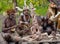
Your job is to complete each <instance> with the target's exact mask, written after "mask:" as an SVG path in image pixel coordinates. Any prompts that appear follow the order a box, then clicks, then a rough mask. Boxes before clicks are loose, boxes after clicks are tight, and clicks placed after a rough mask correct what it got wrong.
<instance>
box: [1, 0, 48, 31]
mask: <svg viewBox="0 0 60 44" xmlns="http://www.w3.org/2000/svg"><path fill="white" fill-rule="evenodd" d="M30 2H31V3H32V4H33V5H34V7H35V8H36V11H35V12H36V13H37V15H39V16H40V15H44V16H45V15H46V13H47V9H48V5H49V1H48V0H27V5H29V4H30ZM14 4H15V5H16V6H18V7H20V8H23V6H24V0H0V31H1V29H2V22H3V20H4V16H3V14H4V12H5V11H6V10H7V9H11V8H13V7H14ZM18 13H19V14H18V15H17V16H19V15H20V13H21V12H18Z"/></svg>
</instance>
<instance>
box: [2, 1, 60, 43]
mask: <svg viewBox="0 0 60 44" xmlns="http://www.w3.org/2000/svg"><path fill="white" fill-rule="evenodd" d="M59 11H60V8H57V5H56V4H55V3H54V2H51V3H50V5H49V8H48V13H47V17H46V16H45V17H43V16H40V17H38V16H36V15H33V12H34V10H33V7H32V8H31V10H29V9H28V8H27V7H26V8H25V9H23V12H22V13H21V15H20V17H19V20H18V24H17V23H16V14H15V13H16V10H14V9H9V10H7V11H6V13H7V17H6V18H5V20H4V22H3V26H2V36H3V38H4V40H5V41H7V44H9V43H10V42H15V44H18V42H19V41H20V40H22V39H25V40H39V39H40V40H42V39H44V38H47V36H48V35H53V36H54V37H55V36H56V33H57V31H58V32H60V22H59V21H60V15H57V17H55V16H56V14H57V13H58V12H59ZM30 12H32V13H30ZM59 14H60V13H59ZM52 16H53V17H52ZM31 19H32V21H33V22H32V23H31V22H30V21H31ZM52 19H53V20H52ZM27 35H28V36H27ZM24 36H26V37H24ZM42 36H46V37H44V38H42ZM22 37H23V38H22Z"/></svg>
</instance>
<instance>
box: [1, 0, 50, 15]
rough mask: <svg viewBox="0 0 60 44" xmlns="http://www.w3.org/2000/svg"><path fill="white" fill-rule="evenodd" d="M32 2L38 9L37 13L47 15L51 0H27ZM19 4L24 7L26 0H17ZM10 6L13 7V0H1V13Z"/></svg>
mask: <svg viewBox="0 0 60 44" xmlns="http://www.w3.org/2000/svg"><path fill="white" fill-rule="evenodd" d="M30 2H32V3H33V5H34V7H35V8H36V9H37V10H36V13H38V14H39V15H40V14H41V15H45V14H46V12H47V8H48V4H49V2H48V1H47V0H27V4H28V5H29V3H30ZM17 5H18V6H19V7H20V8H23V6H24V0H17ZM9 8H13V3H12V0H3V1H2V0H0V13H3V12H4V11H6V10H7V9H9Z"/></svg>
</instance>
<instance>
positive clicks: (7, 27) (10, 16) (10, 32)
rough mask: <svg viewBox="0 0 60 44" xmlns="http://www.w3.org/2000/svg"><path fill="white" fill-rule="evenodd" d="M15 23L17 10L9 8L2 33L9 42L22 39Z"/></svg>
mask: <svg viewBox="0 0 60 44" xmlns="http://www.w3.org/2000/svg"><path fill="white" fill-rule="evenodd" d="M15 25H16V20H15V10H14V9H10V10H7V18H6V19H5V20H4V23H3V27H2V35H3V37H4V39H5V40H6V41H7V42H8V44H9V43H10V42H12V41H14V42H16V43H18V41H19V40H20V37H19V35H18V34H17V33H16V31H15Z"/></svg>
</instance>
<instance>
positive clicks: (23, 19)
mask: <svg viewBox="0 0 60 44" xmlns="http://www.w3.org/2000/svg"><path fill="white" fill-rule="evenodd" d="M30 18H31V16H30V11H29V9H28V8H27V7H26V8H25V9H23V13H21V16H20V18H19V21H18V24H20V25H19V26H17V32H18V33H19V35H21V36H22V35H24V34H25V33H26V32H27V33H28V32H29V31H28V30H27V29H29V27H30ZM22 27H23V28H22ZM22 30H23V31H22Z"/></svg>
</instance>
